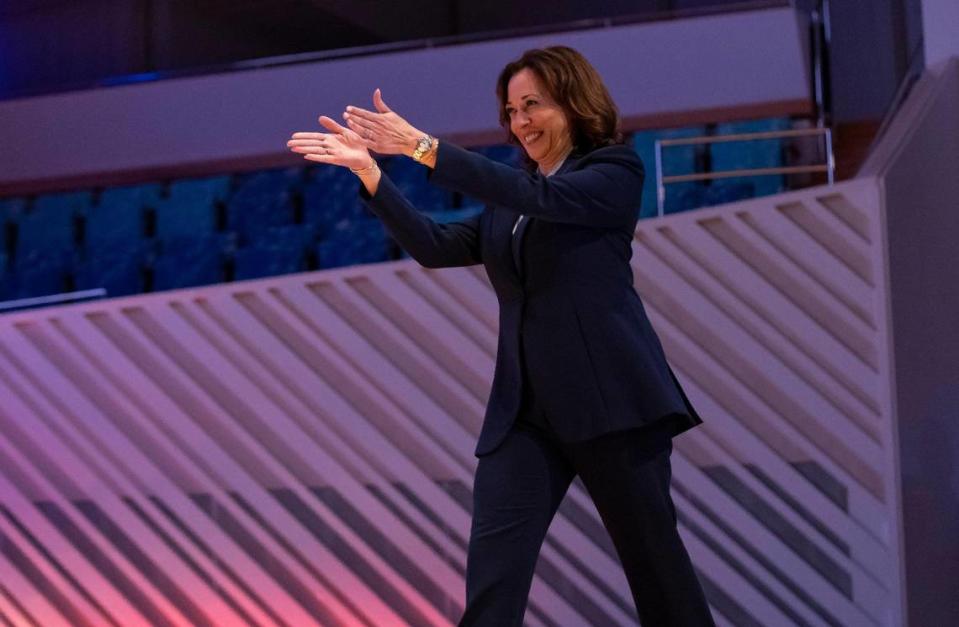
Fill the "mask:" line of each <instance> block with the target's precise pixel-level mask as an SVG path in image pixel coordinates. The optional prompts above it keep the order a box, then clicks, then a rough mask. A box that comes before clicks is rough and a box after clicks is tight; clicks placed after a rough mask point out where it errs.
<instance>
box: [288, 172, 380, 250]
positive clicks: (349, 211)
mask: <svg viewBox="0 0 959 627" xmlns="http://www.w3.org/2000/svg"><path fill="white" fill-rule="evenodd" d="M307 175H308V180H307V182H306V183H305V185H304V187H303V217H304V222H305V223H306V224H307V225H308V226H309V227H310V229H311V230H312V231H313V233H314V234H315V235H318V236H320V237H325V236H326V235H328V234H329V233H331V232H332V231H333V230H335V228H336V227H337V225H338V224H341V223H343V222H349V221H352V220H358V219H363V218H368V217H369V216H370V212H369V210H368V209H367V208H366V207H365V206H364V205H363V202H362V201H361V200H360V197H359V193H358V190H359V181H357V180H356V177H355V176H354V175H353V174H352V173H350V171H349V170H347V169H346V168H340V167H335V166H328V165H321V166H316V167H312V168H309V169H308V172H307Z"/></svg>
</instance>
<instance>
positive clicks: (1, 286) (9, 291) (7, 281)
mask: <svg viewBox="0 0 959 627" xmlns="http://www.w3.org/2000/svg"><path fill="white" fill-rule="evenodd" d="M2 216H3V210H2V209H0V222H2V220H3V217H2ZM8 259H9V258H8V257H7V253H6V252H4V251H3V250H0V302H3V301H5V300H10V299H12V298H13V294H14V292H15V287H14V285H13V284H14V274H13V272H12V271H11V270H10V269H9V268H8V265H9V264H8Z"/></svg>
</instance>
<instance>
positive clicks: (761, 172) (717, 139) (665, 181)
mask: <svg viewBox="0 0 959 627" xmlns="http://www.w3.org/2000/svg"><path fill="white" fill-rule="evenodd" d="M816 135H819V136H822V138H823V142H824V152H825V155H826V158H825V163H822V164H815V165H793V166H779V167H771V168H741V169H737V170H722V171H712V172H699V173H689V174H675V175H668V176H667V175H666V174H665V173H664V172H663V149H664V148H670V147H673V146H690V145H702V144H718V143H726V142H745V141H761V140H769V139H789V138H794V137H810V136H816ZM655 150H656V208H657V214H658V215H663V213H664V207H665V205H666V185H669V184H671V183H688V182H691V181H711V180H716V179H724V178H738V177H742V176H774V175H776V176H778V175H781V174H810V173H816V172H822V173H825V174H826V180H827V183H828V184H830V185H832V184H833V182H834V181H835V170H836V161H835V157H834V155H833V149H832V131H831V130H830V129H828V128H809V129H789V130H781V131H763V132H759V133H735V134H731V135H701V136H698V137H683V138H678V139H657V140H656V142H655Z"/></svg>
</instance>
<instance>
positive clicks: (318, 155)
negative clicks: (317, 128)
mask: <svg viewBox="0 0 959 627" xmlns="http://www.w3.org/2000/svg"><path fill="white" fill-rule="evenodd" d="M320 124H321V125H323V127H324V128H326V129H327V130H329V132H328V133H312V132H306V131H301V132H296V133H293V136H292V137H291V138H290V141H288V142H286V145H287V147H288V148H289V149H290V150H291V151H293V152H296V153H300V154H302V155H303V158H304V159H307V160H309V161H316V162H318V163H329V164H332V165H339V166H343V167H347V168H352V169H360V168H366V167H368V166H369V165H370V164H371V163H372V157H370V151H369V150H368V149H367V147H366V144H367V142H365V141H364V140H363V138H361V137H360V136H359V135H357V134H356V133H355V132H354V131H352V130H350V129H348V128H345V127H343V126H340V125H339V124H337V122H336V121H335V120H333V119H332V118H328V117H326V116H325V115H323V116H320Z"/></svg>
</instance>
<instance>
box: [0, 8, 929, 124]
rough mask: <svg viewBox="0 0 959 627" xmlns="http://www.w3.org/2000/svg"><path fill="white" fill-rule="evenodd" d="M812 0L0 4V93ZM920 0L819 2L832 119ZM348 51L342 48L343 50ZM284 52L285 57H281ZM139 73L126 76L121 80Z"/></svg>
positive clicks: (896, 49) (868, 106)
mask: <svg viewBox="0 0 959 627" xmlns="http://www.w3.org/2000/svg"><path fill="white" fill-rule="evenodd" d="M790 4H791V5H793V6H796V7H797V8H799V9H800V10H803V11H808V10H811V9H813V8H815V6H816V5H817V4H818V3H817V1H816V0H794V1H793V2H787V1H785V0H783V1H775V0H772V1H764V0H760V1H759V2H741V1H734V0H594V1H591V2H582V1H573V0H547V1H544V0H527V1H525V2H515V1H513V0H483V1H482V2H477V1H476V0H397V1H389V2H386V1H382V0H72V1H71V0H0V98H12V97H24V96H30V95H36V94H41V93H48V92H55V91H61V90H68V89H80V88H88V87H91V86H95V85H108V84H115V83H118V82H120V83H122V82H128V81H131V80H149V79H151V78H155V77H156V75H157V74H159V75H161V76H162V75H170V74H178V73H184V72H187V73H189V72H206V71H221V70H222V69H224V66H230V65H232V64H237V63H240V62H244V61H251V60H256V59H267V58H271V57H278V56H285V55H310V54H313V55H315V54H335V53H333V52H332V51H343V49H349V48H357V47H370V46H374V47H380V48H383V47H386V48H389V47H391V46H397V45H403V42H406V43H407V45H411V46H419V45H425V44H426V42H427V41H429V42H431V43H432V44H437V43H445V42H448V41H450V38H453V40H454V41H455V40H456V39H455V38H465V39H471V38H479V39H483V38H488V37H496V36H508V35H509V34H511V33H519V32H528V31H529V30H530V29H534V30H537V29H539V30H544V31H549V30H555V29H557V28H578V27H584V26H589V25H593V26H596V25H599V24H601V23H615V22H616V21H634V20H638V19H669V18H672V17H682V16H687V15H695V14H697V13H699V12H704V11H705V12H711V11H724V10H736V9H739V8H755V7H757V6H782V5H790ZM919 4H920V0H870V1H869V2H858V1H857V2H850V1H838V2H837V1H835V0H834V1H833V2H832V3H829V9H828V11H829V15H830V25H831V29H832V40H831V55H830V64H829V70H830V75H831V86H832V90H831V91H832V109H833V119H834V120H835V121H836V122H840V123H842V122H860V121H878V120H879V119H881V118H882V116H883V114H884V112H885V111H886V109H887V107H888V106H889V104H890V103H891V102H892V100H893V98H894V96H895V93H896V90H897V87H898V86H899V85H900V83H901V82H902V80H903V77H905V76H907V74H908V72H909V68H910V67H921V64H922V59H921V56H922V54H921V51H922V45H921V43H922V41H921V20H920V14H919ZM360 52H362V51H357V50H353V51H349V50H347V51H345V52H342V53H345V54H355V53H360ZM288 60H289V61H295V60H296V59H295V58H293V59H288ZM135 75H139V76H135Z"/></svg>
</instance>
